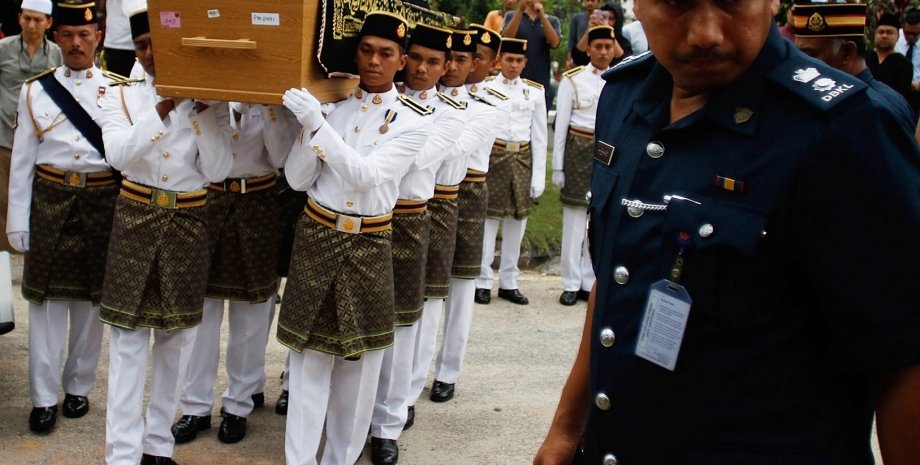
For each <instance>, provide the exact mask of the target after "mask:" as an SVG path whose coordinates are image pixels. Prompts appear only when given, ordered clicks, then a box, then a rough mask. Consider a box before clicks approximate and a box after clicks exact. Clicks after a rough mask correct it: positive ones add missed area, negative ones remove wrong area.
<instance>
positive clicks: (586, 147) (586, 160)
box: [559, 132, 594, 208]
mask: <svg viewBox="0 0 920 465" xmlns="http://www.w3.org/2000/svg"><path fill="white" fill-rule="evenodd" d="M593 150H594V139H589V138H587V137H579V136H575V135H573V134H572V133H571V132H570V133H569V135H568V138H567V139H566V142H565V157H564V158H563V160H562V169H563V172H564V173H565V184H564V185H563V187H562V191H561V192H560V193H559V200H560V201H561V202H562V204H563V205H566V206H569V207H580V208H587V207H588V201H587V199H585V195H586V194H587V193H588V191H589V190H591V167H592V166H593V165H594V156H593Z"/></svg>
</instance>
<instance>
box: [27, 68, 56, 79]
mask: <svg viewBox="0 0 920 465" xmlns="http://www.w3.org/2000/svg"><path fill="white" fill-rule="evenodd" d="M56 69H57V66H54V67H51V68H48V69H46V70H44V71H42V72H40V73H38V74H35V75H32V76H29V77H28V78H27V79H26V82H32V81H37V80H39V79H41V78H43V77H45V76H47V75H49V74H51V73H53V72H54V70H56Z"/></svg>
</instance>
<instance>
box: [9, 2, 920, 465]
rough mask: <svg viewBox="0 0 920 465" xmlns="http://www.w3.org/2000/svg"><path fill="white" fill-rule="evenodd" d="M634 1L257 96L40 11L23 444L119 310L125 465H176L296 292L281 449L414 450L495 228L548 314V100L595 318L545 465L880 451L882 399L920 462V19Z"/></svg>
mask: <svg viewBox="0 0 920 465" xmlns="http://www.w3.org/2000/svg"><path fill="white" fill-rule="evenodd" d="M635 3H636V6H635V13H636V15H637V17H638V19H639V20H641V22H639V21H636V22H634V23H630V24H628V25H624V19H625V18H624V14H623V10H622V8H621V7H620V6H619V5H618V4H616V3H607V4H605V5H598V0H584V2H583V5H584V11H583V12H580V13H578V14H577V15H575V16H574V17H573V18H571V24H570V28H569V32H570V35H569V37H568V38H567V41H566V40H564V38H563V35H562V31H561V28H560V24H561V23H560V20H559V18H557V17H555V16H552V15H548V14H547V13H546V12H545V11H544V8H543V4H542V1H541V0H519V2H515V1H513V0H506V1H504V2H502V9H501V10H498V11H495V12H491V13H490V14H489V16H487V17H486V18H485V21H484V22H485V24H484V25H480V24H476V23H471V24H468V25H464V26H460V27H457V28H454V29H447V28H444V27H442V26H438V25H433V24H424V23H418V24H415V25H410V24H409V23H408V22H407V21H406V19H404V18H403V17H401V16H399V15H397V14H394V13H390V12H382V11H373V12H367V14H366V16H365V18H364V20H363V24H362V26H361V29H360V32H359V34H358V40H357V46H356V48H355V50H354V61H355V63H356V64H357V70H358V77H359V80H358V85H357V87H356V88H355V89H354V91H353V92H352V93H351V94H350V95H349V96H348V97H347V98H346V99H344V100H342V101H339V102H334V103H331V104H329V103H326V104H323V103H321V102H320V100H318V99H317V98H316V97H315V96H314V94H313V93H312V92H311V89H310V84H309V83H307V84H306V86H305V87H301V88H292V89H289V90H287V91H286V92H285V93H284V95H283V98H282V102H283V103H282V105H268V104H265V105H263V104H254V103H244V102H222V101H212V100H202V99H179V98H172V97H167V96H162V95H159V94H158V93H157V88H156V76H157V67H156V60H155V55H154V53H153V50H154V48H155V47H156V46H157V44H155V43H154V42H153V40H152V38H151V32H150V31H151V24H150V20H149V17H148V12H147V9H146V4H145V2H144V1H143V0H128V1H123V2H122V1H118V0H108V2H107V5H106V8H105V10H106V12H107V16H106V18H107V19H106V22H107V23H108V24H109V25H108V28H107V34H106V36H105V37H106V38H105V42H104V44H103V43H102V31H101V30H100V24H99V23H100V18H99V8H98V7H99V5H96V4H95V3H93V2H60V3H56V4H52V2H51V1H50V0H24V1H23V2H22V7H21V10H20V13H19V22H20V25H21V26H22V32H21V33H20V34H18V35H13V36H11V37H8V38H5V39H3V40H0V120H2V122H0V128H2V129H0V155H2V156H3V158H5V160H4V159H0V165H3V166H4V168H5V169H6V170H7V171H6V172H2V173H0V179H2V180H3V181H4V182H8V192H9V194H8V198H3V197H2V195H0V203H2V205H3V208H7V211H6V212H5V214H3V215H2V216H3V218H4V219H5V221H6V223H5V225H6V233H7V234H6V238H7V240H8V247H10V248H12V249H13V250H15V251H17V252H20V253H23V254H24V255H25V261H24V263H25V265H24V270H23V282H22V294H23V296H24V298H25V299H26V300H27V301H28V307H29V308H28V314H29V317H28V320H29V385H30V393H31V400H32V405H33V408H32V411H31V413H30V415H29V427H30V429H31V430H32V431H33V432H35V433H38V434H48V433H51V432H52V431H53V429H54V427H55V425H56V421H57V414H58V406H59V396H60V394H61V392H62V391H63V394H64V400H63V402H62V403H61V411H62V414H63V415H64V416H66V417H70V418H79V417H81V416H83V415H85V414H86V413H87V412H88V410H89V408H90V405H89V400H88V398H87V394H88V392H89V391H90V390H91V389H92V387H93V386H94V384H95V372H96V367H97V364H98V361H99V359H100V357H101V341H102V335H103V329H104V326H108V327H109V354H108V357H109V358H108V380H107V381H108V398H107V402H106V423H105V431H106V445H105V459H106V462H107V463H108V464H110V465H112V464H119V465H121V464H126V465H136V464H138V463H140V464H144V465H147V464H174V463H175V461H173V460H172V458H171V457H172V455H173V451H174V448H175V444H177V443H185V442H189V441H193V440H195V439H196V436H197V434H198V433H199V432H200V431H203V430H205V429H208V428H210V427H211V424H212V411H213V410H214V407H215V402H217V396H216V392H215V384H216V379H217V373H218V370H219V368H220V367H219V363H218V361H219V360H220V353H219V346H220V343H219V341H220V330H221V325H222V321H223V318H224V315H225V313H226V315H227V320H228V323H229V339H228V344H227V347H226V351H227V353H226V357H225V360H226V362H225V365H226V370H227V374H228V378H229V381H228V386H227V388H226V390H225V391H224V392H223V393H222V395H221V398H220V405H221V408H220V415H221V420H220V426H219V431H218V436H217V437H218V439H219V440H220V441H222V442H224V443H229V444H232V443H236V442H239V441H241V440H243V439H244V438H245V436H246V429H247V418H248V417H249V415H250V413H251V412H252V410H253V409H254V408H255V407H257V406H261V405H263V404H264V403H265V396H264V385H265V380H266V374H265V350H266V345H267V344H268V343H269V338H270V333H271V331H270V328H271V326H272V324H273V321H274V320H275V313H276V305H280V307H278V309H277V332H276V337H277V341H278V342H280V343H281V344H282V345H284V346H285V347H287V348H289V349H290V352H289V358H288V361H287V364H286V370H285V372H284V374H283V380H284V381H283V382H284V391H283V393H282V396H281V398H279V399H278V401H277V402H276V405H275V411H276V412H277V413H279V414H282V415H287V418H286V429H285V432H284V435H285V460H286V462H287V463H289V464H311V463H312V464H315V463H322V464H325V465H336V464H343V465H351V464H354V463H355V462H356V461H357V460H358V459H359V457H360V456H361V454H362V453H363V450H364V448H365V444H366V443H367V441H368V439H369V440H370V444H371V448H370V450H371V461H372V462H373V463H374V464H375V465H382V464H395V463H397V462H398V459H399V447H398V443H397V441H398V440H399V437H400V435H401V433H402V432H403V431H405V430H407V429H409V428H411V427H412V426H413V424H414V420H415V414H416V412H415V405H416V403H417V401H418V399H419V398H420V396H421V395H422V393H423V391H424V387H425V386H426V385H427V383H428V373H429V368H430V365H431V364H432V361H433V359H435V353H437V354H438V355H437V357H436V360H434V364H435V370H434V379H433V380H432V384H431V388H430V394H429V396H430V399H431V400H432V401H435V402H447V401H450V400H451V399H452V398H453V397H454V393H455V389H456V384H457V381H458V379H459V376H460V372H461V368H462V364H463V358H464V353H465V350H466V345H467V341H468V337H469V332H470V327H471V322H472V317H473V310H474V302H475V303H479V304H489V303H490V301H491V293H492V289H493V287H494V281H495V277H494V272H493V270H492V262H493V259H494V255H495V248H496V237H497V234H498V231H499V228H501V231H502V245H501V260H500V264H499V269H498V274H499V276H498V281H499V283H498V294H497V295H498V297H499V298H502V299H506V300H508V301H510V302H513V303H515V304H520V305H527V304H528V303H529V299H528V298H527V297H526V296H524V295H523V294H522V293H521V292H520V290H519V289H518V283H517V280H518V275H519V273H520V270H519V268H518V263H517V262H518V258H519V254H520V247H521V240H522V238H523V236H524V232H525V229H526V225H527V217H528V215H529V214H530V212H531V210H532V208H533V205H534V202H535V200H536V199H538V198H539V197H540V196H541V195H543V192H544V190H545V183H546V163H547V161H548V160H547V159H548V158H549V157H548V151H549V148H548V145H549V142H550V140H549V137H550V136H549V131H548V129H549V128H548V122H547V115H548V108H549V107H550V106H551V105H552V103H553V102H554V103H555V108H556V113H555V120H554V122H553V125H554V126H553V140H552V143H553V144H552V158H551V159H550V160H549V162H550V163H551V170H552V176H551V179H552V182H553V183H554V184H555V185H557V186H558V187H559V188H560V195H561V200H562V204H563V209H562V212H561V216H562V223H563V235H562V258H561V272H562V282H563V287H564V289H563V293H562V294H561V295H560V297H559V302H560V303H561V304H563V305H575V304H576V303H577V302H578V301H579V300H584V301H588V311H587V313H586V319H585V326H584V328H585V329H584V333H583V336H582V341H581V345H580V347H579V351H578V356H577V358H576V361H575V363H574V366H573V368H572V372H571V374H570V376H569V378H568V380H567V382H566V385H565V388H564V390H563V393H562V398H561V400H560V402H559V406H558V410H557V413H556V416H555V418H554V419H553V423H552V426H551V428H550V430H549V433H548V435H547V438H546V440H545V442H544V444H543V446H542V447H541V448H540V450H539V451H537V456H536V458H535V459H534V463H535V464H538V465H561V464H569V463H603V464H604V465H617V464H620V463H624V464H633V463H635V464H650V465H670V464H678V463H681V464H687V463H690V464H695V463H699V464H703V463H705V464H737V463H784V464H803V465H804V464H813V463H829V464H841V465H842V464H869V463H871V461H872V458H871V457H872V455H871V452H870V451H869V450H868V436H869V434H870V431H871V424H872V419H873V415H874V414H875V413H876V412H877V417H876V418H877V422H878V430H879V437H880V440H881V443H882V446H883V454H885V460H886V463H888V464H889V465H890V464H895V465H899V464H901V463H916V460H917V458H918V457H920V452H918V451H917V450H916V448H917V447H918V446H917V445H918V444H920V441H917V438H915V437H913V436H915V435H916V431H918V430H920V429H918V428H916V421H917V420H918V419H920V412H918V411H917V410H918V409H917V406H918V405H920V398H918V396H920V368H917V367H918V366H920V365H917V363H918V361H920V342H918V341H920V338H918V336H920V309H918V308H917V302H920V299H918V297H920V296H918V295H917V292H918V287H917V286H916V285H915V284H914V283H913V276H912V273H911V271H912V269H913V268H914V265H916V264H917V263H918V262H920V251H918V246H917V245H916V237H918V233H920V197H918V195H920V190H918V189H917V182H918V176H920V158H918V156H920V149H918V146H917V139H916V136H915V129H916V128H917V127H918V125H917V107H916V106H914V105H916V102H918V101H920V98H917V95H920V94H918V92H920V91H918V90H917V89H920V78H917V77H916V76H917V75H918V74H920V72H918V70H920V57H918V58H917V59H915V58H914V54H915V53H920V52H918V51H916V50H914V45H915V43H916V41H917V39H918V37H920V12H918V11H916V10H914V11H911V12H908V13H907V14H906V15H904V17H903V18H901V17H898V16H896V15H890V14H885V15H881V16H879V18H878V27H877V29H876V31H875V39H874V42H875V49H874V50H871V51H870V50H867V45H866V44H867V40H866V37H865V28H866V5H864V4H845V3H844V4H830V3H819V4H818V3H799V4H796V5H795V6H794V7H793V8H792V9H791V13H790V14H789V24H790V26H791V28H790V29H791V30H789V31H788V32H791V38H789V37H787V38H784V37H783V35H781V31H780V30H779V29H778V28H777V27H776V25H775V24H774V22H773V20H772V18H773V15H775V14H776V13H777V2H771V1H769V0H752V1H749V2H722V1H718V0H690V1H687V2H673V1H668V0H636V2H635ZM902 21H903V27H902ZM499 22H500V24H499ZM464 23H465V22H464ZM52 25H53V26H54V29H53V31H54V32H53V35H52V37H53V39H54V40H53V41H52V40H48V39H47V38H46V32H47V31H48V30H49V28H51V26H52ZM563 42H567V44H568V46H567V47H568V49H567V50H568V53H567V61H568V63H567V68H568V69H567V70H566V71H565V72H564V73H562V77H561V80H560V82H559V85H558V92H556V93H555V95H553V93H552V92H550V87H551V86H550V85H549V83H550V82H549V80H550V79H551V75H552V72H551V69H552V67H551V66H550V58H549V56H550V52H549V50H550V49H552V48H556V47H558V46H560V44H561V43H563ZM100 46H103V48H104V53H103V54H102V57H103V60H110V61H104V62H103V66H102V67H100V66H99V64H98V63H97V62H98V60H99V54H98V52H99V48H100ZM797 47H798V48H797ZM646 48H648V49H649V50H650V51H646ZM799 49H801V51H800V50H799ZM803 52H804V53H803ZM806 54H807V55H806ZM808 55H810V57H809V56H808ZM812 57H813V58H812ZM109 68H111V69H118V71H119V72H117V73H116V72H112V71H110V70H109ZM400 71H403V72H404V73H403V74H404V76H405V78H404V80H403V82H394V80H395V79H396V76H397V73H398V72H400ZM908 71H910V72H911V73H912V78H911V79H910V80H907V79H905V75H906V73H907V72H908ZM873 75H875V77H873ZM886 83H887V84H886ZM889 84H890V86H889ZM7 166H8V168H7ZM4 187H5V186H2V185H0V191H6V190H7V189H4ZM4 194H5V192H4ZM0 213H3V212H0ZM0 245H3V244H0ZM592 258H593V260H592ZM283 279H286V284H285V285H284V288H283V293H280V292H279V291H280V289H281V282H282V280H283ZM279 293H280V294H281V295H279ZM442 319H443V325H442V324H441V320H442ZM442 327H443V336H442V337H441V340H442V342H441V347H440V348H438V347H437V344H436V341H437V339H438V331H439V330H440V328H442ZM857 341H858V343H857ZM151 342H152V344H151ZM65 354H66V357H65ZM148 363H149V364H151V365H152V375H151V376H150V378H149V379H148V378H147V369H146V368H147V365H148ZM145 392H147V393H149V401H148V405H147V408H146V413H144V409H143V404H144V397H145ZM177 413H178V414H179V419H178V420H176V419H175V418H176V416H177ZM323 437H325V442H324V443H323V442H322V441H321V439H322V438H323ZM317 456H319V457H320V459H317Z"/></svg>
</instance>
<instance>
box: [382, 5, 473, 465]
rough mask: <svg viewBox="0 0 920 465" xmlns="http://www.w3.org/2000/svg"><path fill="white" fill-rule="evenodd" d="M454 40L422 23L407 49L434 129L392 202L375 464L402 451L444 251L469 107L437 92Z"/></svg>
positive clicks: (405, 88) (416, 91) (418, 98)
mask: <svg viewBox="0 0 920 465" xmlns="http://www.w3.org/2000/svg"><path fill="white" fill-rule="evenodd" d="M456 45H457V43H456V42H454V39H453V37H452V35H451V32H450V31H448V30H446V29H441V28H437V27H432V26H428V25H426V24H422V23H417V24H416V25H415V29H414V30H413V31H412V37H411V38H410V39H409V48H408V50H407V52H406V55H407V56H408V61H407V62H406V82H405V83H404V84H403V85H402V86H400V91H401V93H402V95H403V96H405V97H408V98H410V99H412V102H413V103H415V104H418V105H419V106H421V107H423V108H425V109H426V111H431V112H432V115H431V116H429V117H428V118H427V119H429V120H431V122H430V123H429V124H430V127H431V131H430V136H429V138H428V142H426V143H425V147H424V148H423V149H422V150H421V151H420V152H419V153H418V156H417V157H416V160H415V161H413V162H412V165H410V167H409V171H408V172H407V173H406V174H405V175H403V177H402V179H401V180H400V181H399V200H397V201H396V207H394V208H393V279H394V299H395V303H396V305H395V309H396V332H395V335H394V341H393V345H392V346H391V347H388V348H386V349H385V350H384V352H383V363H382V365H381V369H380V381H379V383H378V385H377V398H376V401H375V403H374V413H373V416H372V417H371V461H372V462H373V463H374V464H375V465H384V464H388V465H389V464H394V463H396V462H397V460H398V458H399V447H398V446H397V444H396V440H397V439H399V434H400V433H401V432H402V430H403V427H404V426H405V425H406V422H407V419H408V406H409V403H408V397H409V389H410V387H411V384H412V377H411V374H412V367H413V365H412V361H413V354H414V352H415V341H416V334H417V331H418V330H419V329H420V326H419V324H418V322H419V318H420V317H421V315H422V306H423V303H424V304H425V305H427V302H423V296H425V295H426V290H427V288H426V285H425V284H426V263H427V262H428V261H430V260H433V259H435V260H436V259H441V258H442V257H441V255H439V252H440V251H436V250H435V249H436V246H435V244H434V243H429V237H430V238H431V239H433V240H435V241H437V240H439V239H440V238H441V236H440V235H439V231H441V228H440V227H441V224H442V223H443V222H449V219H448V218H445V216H449V215H445V214H444V209H443V208H440V206H441V204H439V203H437V202H438V200H437V199H439V198H441V197H443V196H449V195H450V194H451V189H450V187H446V186H442V185H440V184H438V185H436V184H435V183H436V175H437V173H438V171H439V169H440V167H441V166H442V165H443V163H444V162H445V160H450V159H453V158H455V155H454V154H455V151H454V150H453V147H454V146H455V144H456V141H457V139H458V138H459V137H460V134H461V133H462V132H463V127H464V123H465V120H466V114H465V111H464V109H465V107H464V106H463V104H461V103H460V102H458V101H457V100H455V99H454V98H452V97H450V96H448V95H446V94H443V93H441V92H439V91H438V88H437V83H438V80H439V79H440V78H441V76H443V75H444V73H445V72H446V70H447V67H448V66H449V65H450V63H451V53H452V52H451V50H452V47H454V46H456ZM429 212H430V215H429ZM433 222H437V223H438V224H437V225H435V224H433ZM438 246H442V247H443V243H441V242H438ZM426 308H427V307H426Z"/></svg>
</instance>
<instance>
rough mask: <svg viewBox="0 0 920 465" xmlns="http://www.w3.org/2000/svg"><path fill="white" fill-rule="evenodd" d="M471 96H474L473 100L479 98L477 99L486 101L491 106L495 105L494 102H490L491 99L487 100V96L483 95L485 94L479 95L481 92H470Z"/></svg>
mask: <svg viewBox="0 0 920 465" xmlns="http://www.w3.org/2000/svg"><path fill="white" fill-rule="evenodd" d="M470 98H472V99H473V100H477V101H480V102H482V103H485V104H486V105H489V106H493V107H494V106H495V104H494V103H492V102H490V101H489V100H486V98H485V97H483V96H481V95H479V94H470Z"/></svg>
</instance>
